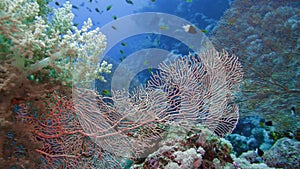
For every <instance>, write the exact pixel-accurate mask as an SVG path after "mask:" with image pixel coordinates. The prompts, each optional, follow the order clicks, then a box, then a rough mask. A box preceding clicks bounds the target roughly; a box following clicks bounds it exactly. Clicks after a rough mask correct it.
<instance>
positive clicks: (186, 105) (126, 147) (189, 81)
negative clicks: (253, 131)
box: [73, 50, 243, 158]
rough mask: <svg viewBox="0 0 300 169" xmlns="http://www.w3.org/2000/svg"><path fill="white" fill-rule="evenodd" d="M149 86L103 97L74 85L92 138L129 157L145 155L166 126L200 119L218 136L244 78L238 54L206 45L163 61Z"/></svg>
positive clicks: (230, 125) (233, 119)
mask: <svg viewBox="0 0 300 169" xmlns="http://www.w3.org/2000/svg"><path fill="white" fill-rule="evenodd" d="M158 69H159V70H160V71H159V72H157V73H155V74H153V75H152V77H151V80H149V83H148V85H147V86H146V87H141V88H138V89H136V90H135V91H134V92H133V93H130V92H128V91H125V90H122V91H112V96H111V97H102V96H99V95H97V94H96V93H95V92H93V91H91V90H87V89H75V90H74V94H73V99H74V103H75V104H74V107H75V110H76V112H77V114H78V117H79V121H80V123H81V125H82V127H83V129H84V131H85V132H86V133H88V135H89V136H90V138H91V139H92V140H93V141H95V142H96V143H97V144H98V145H99V146H100V147H103V148H104V149H105V150H107V151H109V152H111V153H113V154H115V155H117V156H123V157H126V158H134V157H141V156H145V155H147V153H146V152H147V151H149V149H151V148H153V147H154V146H155V145H156V143H157V141H159V140H160V139H162V138H163V136H164V133H165V132H164V131H167V129H168V126H170V125H178V126H181V127H187V128H193V125H196V124H199V123H200V124H202V125H203V126H205V127H207V128H208V129H210V130H212V131H213V132H214V133H215V134H217V135H219V136H224V135H226V134H229V133H231V132H232V130H233V129H234V128H235V126H236V124H237V121H238V117H239V115H238V107H237V106H236V105H235V104H233V103H232V102H231V99H232V96H233V93H235V92H236V91H235V90H237V89H238V83H239V82H240V81H241V79H242V75H243V73H242V69H241V65H240V63H239V62H238V60H237V57H236V56H229V55H228V54H227V53H226V52H225V51H223V52H221V53H219V52H216V51H213V50H211V51H206V52H203V53H199V54H198V55H189V56H186V57H183V58H182V59H178V60H177V61H175V62H173V63H162V64H161V65H160V66H159V68H158Z"/></svg>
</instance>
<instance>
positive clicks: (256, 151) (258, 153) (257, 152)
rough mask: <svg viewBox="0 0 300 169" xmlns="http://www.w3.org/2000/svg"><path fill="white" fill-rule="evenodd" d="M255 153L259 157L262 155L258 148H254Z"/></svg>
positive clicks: (262, 152)
mask: <svg viewBox="0 0 300 169" xmlns="http://www.w3.org/2000/svg"><path fill="white" fill-rule="evenodd" d="M255 153H256V154H257V155H258V156H260V157H261V156H263V155H264V151H263V150H262V149H260V148H256V149H255Z"/></svg>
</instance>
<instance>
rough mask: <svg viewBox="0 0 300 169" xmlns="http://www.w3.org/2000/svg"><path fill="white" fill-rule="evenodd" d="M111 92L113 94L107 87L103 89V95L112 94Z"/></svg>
mask: <svg viewBox="0 0 300 169" xmlns="http://www.w3.org/2000/svg"><path fill="white" fill-rule="evenodd" d="M110 94H111V92H110V91H108V90H106V89H104V90H102V95H110Z"/></svg>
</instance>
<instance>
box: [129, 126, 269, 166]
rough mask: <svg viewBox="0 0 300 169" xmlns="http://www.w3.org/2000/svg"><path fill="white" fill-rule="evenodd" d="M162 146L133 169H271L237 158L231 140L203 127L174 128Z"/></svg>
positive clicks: (249, 160) (138, 162) (247, 159)
mask: <svg viewBox="0 0 300 169" xmlns="http://www.w3.org/2000/svg"><path fill="white" fill-rule="evenodd" d="M192 133H194V134H192ZM195 133H196V134H195ZM159 147H160V148H159V149H158V150H156V151H155V152H153V153H152V154H150V155H149V156H148V157H147V158H145V159H139V160H136V161H135V162H136V164H134V165H133V166H132V167H131V169H141V168H143V169H158V168H159V169H162V168H169V169H196V168H224V169H225V168H235V169H238V168H253V169H269V168H270V167H268V166H267V165H266V164H264V163H259V162H256V163H253V162H254V161H251V159H249V158H248V157H249V156H246V155H244V156H241V157H239V158H236V157H235V155H233V154H232V153H234V152H233V150H232V145H231V144H230V142H229V141H227V140H225V139H223V138H220V137H218V136H216V135H215V134H214V133H213V132H211V131H209V130H208V129H205V128H203V126H201V125H197V126H196V127H195V128H193V131H189V130H186V128H182V127H180V126H172V127H171V128H170V129H169V133H168V136H166V137H165V138H164V140H162V141H161V142H160V143H159ZM254 156H255V157H256V156H257V155H256V154H255V153H254ZM141 161H142V162H141Z"/></svg>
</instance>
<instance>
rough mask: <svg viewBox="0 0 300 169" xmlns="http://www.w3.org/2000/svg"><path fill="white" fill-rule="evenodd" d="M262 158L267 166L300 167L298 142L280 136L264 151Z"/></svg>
mask: <svg viewBox="0 0 300 169" xmlns="http://www.w3.org/2000/svg"><path fill="white" fill-rule="evenodd" d="M263 160H264V161H265V162H266V164H268V166H271V167H276V168H286V169H289V168H291V169H292V168H294V169H296V168H300V142H299V141H296V140H293V139H289V138H286V137H284V138H281V139H280V140H278V141H277V142H276V143H275V144H274V145H273V147H272V148H271V149H269V150H268V151H266V152H265V154H264V156H263Z"/></svg>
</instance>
